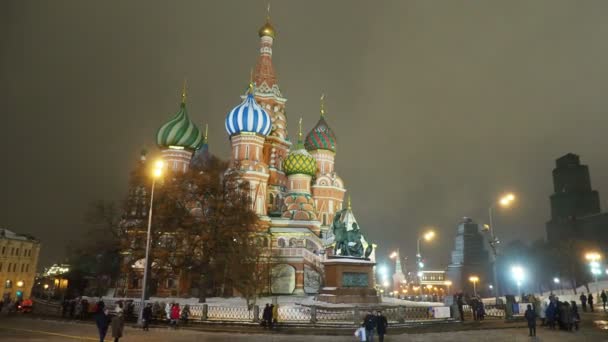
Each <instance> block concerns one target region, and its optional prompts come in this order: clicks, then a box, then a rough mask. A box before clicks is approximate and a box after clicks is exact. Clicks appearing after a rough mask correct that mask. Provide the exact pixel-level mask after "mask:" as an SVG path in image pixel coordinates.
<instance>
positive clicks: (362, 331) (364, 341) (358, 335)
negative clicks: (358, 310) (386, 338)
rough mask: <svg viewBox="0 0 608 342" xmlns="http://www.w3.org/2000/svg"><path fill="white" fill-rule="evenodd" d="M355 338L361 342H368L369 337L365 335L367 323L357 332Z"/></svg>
mask: <svg viewBox="0 0 608 342" xmlns="http://www.w3.org/2000/svg"><path fill="white" fill-rule="evenodd" d="M355 337H356V338H357V341H359V342H367V336H366V335H365V323H362V324H361V326H360V327H359V329H357V330H355Z"/></svg>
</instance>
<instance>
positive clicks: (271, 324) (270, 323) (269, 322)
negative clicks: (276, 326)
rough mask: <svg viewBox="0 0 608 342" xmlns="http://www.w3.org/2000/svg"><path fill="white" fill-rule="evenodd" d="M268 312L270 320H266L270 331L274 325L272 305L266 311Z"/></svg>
mask: <svg viewBox="0 0 608 342" xmlns="http://www.w3.org/2000/svg"><path fill="white" fill-rule="evenodd" d="M268 310H269V311H270V318H269V319H268V327H269V328H270V329H272V326H273V323H274V304H270V309H268Z"/></svg>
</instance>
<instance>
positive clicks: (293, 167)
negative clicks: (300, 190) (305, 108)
mask: <svg viewBox="0 0 608 342" xmlns="http://www.w3.org/2000/svg"><path fill="white" fill-rule="evenodd" d="M283 170H284V171H285V173H286V174H287V175H288V176H289V175H295V174H304V175H309V176H312V177H314V176H315V174H316V172H317V161H316V160H315V158H314V157H313V156H311V155H310V153H308V151H306V149H305V148H304V145H303V144H302V118H300V121H299V129H298V143H297V144H296V146H294V149H293V150H292V151H291V152H289V155H288V156H287V158H285V160H284V161H283Z"/></svg>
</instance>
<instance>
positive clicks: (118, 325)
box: [112, 302, 125, 342]
mask: <svg viewBox="0 0 608 342" xmlns="http://www.w3.org/2000/svg"><path fill="white" fill-rule="evenodd" d="M124 328H125V316H124V312H123V310H122V303H120V302H118V303H117V304H116V309H115V314H114V317H112V337H114V342H118V341H119V340H120V338H121V337H122V332H123V330H124Z"/></svg>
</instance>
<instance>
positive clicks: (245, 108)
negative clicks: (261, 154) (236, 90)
mask: <svg viewBox="0 0 608 342" xmlns="http://www.w3.org/2000/svg"><path fill="white" fill-rule="evenodd" d="M271 127H272V122H271V119H270V115H268V113H266V111H265V110H264V109H263V108H262V107H261V106H260V105H259V104H258V103H257V102H256V101H255V99H254V98H253V91H252V90H251V89H250V91H249V93H248V94H247V97H246V98H245V100H243V102H242V103H241V104H239V105H238V106H236V107H234V109H232V110H231V111H230V112H229V113H228V116H226V131H227V132H228V135H230V136H232V135H235V134H239V133H243V132H248V133H256V134H261V135H268V134H269V133H270V129H271Z"/></svg>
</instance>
